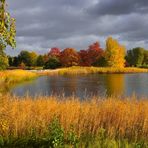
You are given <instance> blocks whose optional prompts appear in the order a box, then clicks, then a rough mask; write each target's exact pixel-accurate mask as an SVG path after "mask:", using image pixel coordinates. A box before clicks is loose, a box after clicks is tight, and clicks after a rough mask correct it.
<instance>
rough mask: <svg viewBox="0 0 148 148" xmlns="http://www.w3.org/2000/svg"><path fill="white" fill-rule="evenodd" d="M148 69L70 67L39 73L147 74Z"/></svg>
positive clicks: (40, 72)
mask: <svg viewBox="0 0 148 148" xmlns="http://www.w3.org/2000/svg"><path fill="white" fill-rule="evenodd" d="M147 72H148V69H143V68H132V67H130V68H111V67H79V66H74V67H69V68H60V69H56V70H42V71H38V73H39V74H48V75H55V74H61V75H64V74H73V75H78V74H94V73H147Z"/></svg>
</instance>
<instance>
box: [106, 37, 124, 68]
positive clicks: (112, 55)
mask: <svg viewBox="0 0 148 148" xmlns="http://www.w3.org/2000/svg"><path fill="white" fill-rule="evenodd" d="M105 55H106V57H105V58H106V61H107V65H108V66H109V67H115V68H123V67H124V66H125V47H124V46H122V45H120V44H119V43H118V41H117V40H115V39H113V38H112V37H108V39H107V40H106V51H105Z"/></svg>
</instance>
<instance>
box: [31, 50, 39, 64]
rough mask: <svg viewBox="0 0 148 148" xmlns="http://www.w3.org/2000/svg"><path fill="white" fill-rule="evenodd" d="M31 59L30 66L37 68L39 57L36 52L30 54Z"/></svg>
mask: <svg viewBox="0 0 148 148" xmlns="http://www.w3.org/2000/svg"><path fill="white" fill-rule="evenodd" d="M29 57H30V66H36V64H37V57H38V55H37V53H36V52H30V53H29Z"/></svg>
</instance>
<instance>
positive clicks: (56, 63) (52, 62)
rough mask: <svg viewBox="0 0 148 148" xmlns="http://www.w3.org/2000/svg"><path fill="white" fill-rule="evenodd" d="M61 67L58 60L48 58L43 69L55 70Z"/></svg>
mask: <svg viewBox="0 0 148 148" xmlns="http://www.w3.org/2000/svg"><path fill="white" fill-rule="evenodd" d="M60 66H61V63H60V61H59V59H58V58H56V57H50V58H49V60H48V61H47V62H46V63H45V66H44V68H45V69H56V68H59V67H60Z"/></svg>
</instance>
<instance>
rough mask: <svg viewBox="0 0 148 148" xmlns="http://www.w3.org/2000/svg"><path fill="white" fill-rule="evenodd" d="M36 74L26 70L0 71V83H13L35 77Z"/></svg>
mask: <svg viewBox="0 0 148 148" xmlns="http://www.w3.org/2000/svg"><path fill="white" fill-rule="evenodd" d="M36 77H37V74H36V73H33V72H29V71H26V70H6V71H0V83H5V84H13V83H18V82H22V81H27V80H31V79H33V78H36Z"/></svg>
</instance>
